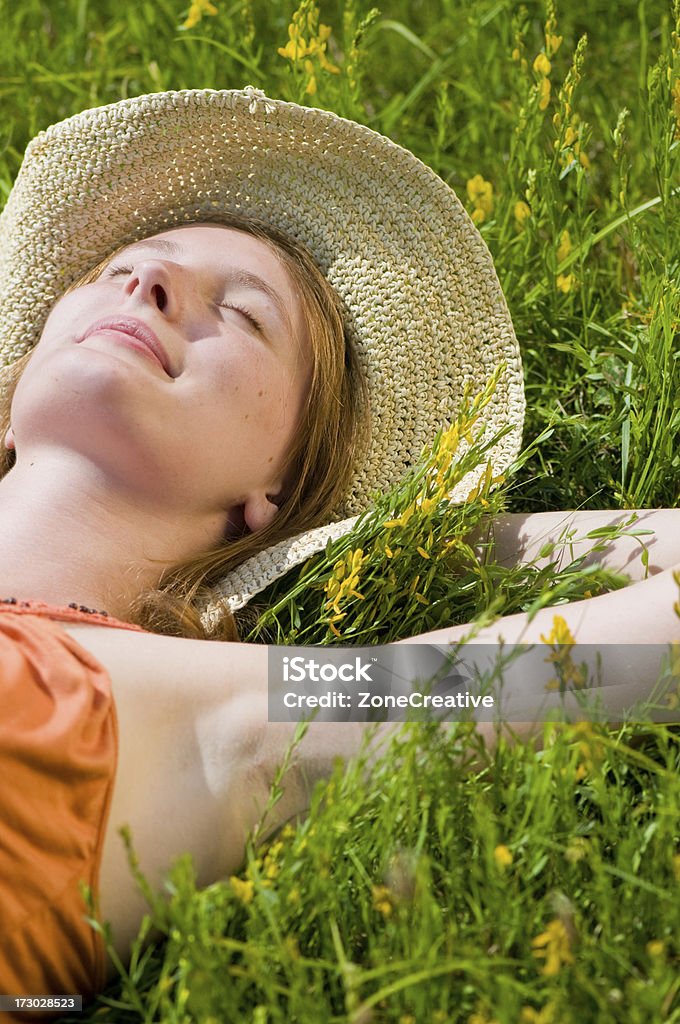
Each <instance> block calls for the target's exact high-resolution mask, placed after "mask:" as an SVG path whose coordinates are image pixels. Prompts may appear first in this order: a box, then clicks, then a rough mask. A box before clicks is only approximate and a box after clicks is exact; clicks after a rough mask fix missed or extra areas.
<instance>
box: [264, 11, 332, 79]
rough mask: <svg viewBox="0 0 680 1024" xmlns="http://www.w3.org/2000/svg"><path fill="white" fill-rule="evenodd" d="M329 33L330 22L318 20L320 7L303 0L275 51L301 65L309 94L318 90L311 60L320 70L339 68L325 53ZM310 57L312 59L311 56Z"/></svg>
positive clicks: (329, 70)
mask: <svg viewBox="0 0 680 1024" xmlns="http://www.w3.org/2000/svg"><path fill="white" fill-rule="evenodd" d="M330 35H331V27H330V25H320V24H319V8H318V7H317V6H316V4H315V3H313V0H302V3H301V4H300V6H299V8H298V9H297V11H295V13H294V14H293V20H292V21H291V23H290V25H289V26H288V42H287V43H286V45H285V46H280V47H279V48H278V50H277V53H278V54H279V56H280V57H285V58H286V60H289V61H290V62H291V63H292V64H294V65H300V64H301V65H302V70H303V71H304V72H305V75H306V77H307V85H306V88H305V92H306V93H307V95H308V96H313V95H315V93H316V91H317V75H316V72H317V67H316V66H315V64H314V61H316V64H317V65H318V67H319V68H321V69H322V70H323V71H327V72H329V73H330V74H332V75H337V74H339V73H340V68H338V67H336V66H335V64H332V63H331V61H330V60H329V59H328V56H327V54H326V50H327V47H328V40H329V38H330ZM310 57H311V58H314V60H310V59H309V58H310Z"/></svg>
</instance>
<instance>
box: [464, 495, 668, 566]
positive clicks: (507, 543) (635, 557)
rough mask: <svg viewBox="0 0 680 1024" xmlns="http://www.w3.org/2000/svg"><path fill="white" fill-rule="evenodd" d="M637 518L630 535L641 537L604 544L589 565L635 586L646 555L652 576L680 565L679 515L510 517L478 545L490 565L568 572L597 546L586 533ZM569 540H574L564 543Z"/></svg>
mask: <svg viewBox="0 0 680 1024" xmlns="http://www.w3.org/2000/svg"><path fill="white" fill-rule="evenodd" d="M633 515H635V516H637V522H636V523H635V524H634V525H633V526H631V527H629V528H628V529H629V530H630V531H631V532H638V531H639V533H640V536H639V537H637V538H636V537H634V536H625V537H619V538H618V539H617V540H615V541H601V543H602V546H603V550H602V551H598V552H596V553H595V554H594V555H591V556H589V557H587V559H586V563H585V564H586V565H588V564H591V563H593V562H598V563H600V564H601V565H603V566H605V567H606V568H608V569H611V570H612V571H615V572H624V573H626V574H627V575H628V576H630V577H631V579H632V580H641V579H644V578H645V576H646V575H647V570H646V569H645V566H644V564H643V561H642V558H641V555H642V552H643V550H645V549H646V550H647V551H648V553H649V575H650V576H651V575H654V574H655V573H657V572H661V571H662V570H664V569H669V568H671V567H672V566H674V565H677V564H678V563H680V509H653V510H650V509H642V510H637V511H635V512H632V511H625V512H624V511H618V512H611V511H609V512H600V511H592V512H591V511H586V512H568V511H567V512H537V513H533V514H532V513H523V512H522V513H506V514H501V515H498V516H495V517H494V518H493V520H491V521H490V522H489V523H488V524H486V525H485V527H484V528H483V529H481V530H479V532H478V533H477V535H476V537H475V538H474V539H475V540H476V542H477V543H480V542H481V543H482V544H484V545H485V546H488V548H487V550H488V554H487V558H488V559H490V560H493V561H497V562H500V563H501V564H502V565H512V564H515V563H519V562H535V563H536V564H538V565H539V566H543V565H546V564H548V563H550V562H553V561H557V562H558V563H559V565H560V566H564V565H566V564H567V563H568V562H569V561H571V560H572V559H575V558H578V557H580V556H582V555H583V554H585V553H586V552H587V551H588V550H589V549H590V548H592V547H593V545H594V544H596V543H598V542H597V541H596V540H595V539H590V540H589V539H587V537H586V535H587V534H588V533H590V532H591V531H593V530H599V529H602V528H603V527H609V526H615V525H616V526H622V525H623V524H625V523H627V522H628V521H629V520H630V519H631V517H632V516H633ZM565 537H571V540H570V541H569V542H567V543H565ZM551 545H557V546H556V548H555V550H554V551H553V552H552V553H550V552H548V551H547V550H546V553H544V554H542V551H543V550H545V549H548V548H549V547H550V546H551Z"/></svg>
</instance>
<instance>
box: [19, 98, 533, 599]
mask: <svg viewBox="0 0 680 1024" xmlns="http://www.w3.org/2000/svg"><path fill="white" fill-rule="evenodd" d="M225 211H228V212H232V213H233V212H235V213H240V214H244V215H249V216H252V217H255V218H257V219H258V220H260V221H264V222H266V223H270V224H272V225H273V226H275V227H276V228H278V229H280V230H282V231H284V232H285V233H286V234H288V235H289V236H291V237H293V238H296V239H298V240H300V241H302V242H303V243H304V244H305V245H306V246H307V248H308V249H309V250H310V252H311V253H312V255H313V257H314V258H315V260H316V262H317V264H318V266H319V267H320V269H321V270H322V272H323V273H324V274H325V275H326V277H327V278H328V280H329V282H330V283H331V285H332V286H333V287H334V288H335V290H336V291H337V292H338V294H339V295H340V297H341V299H342V300H343V302H344V305H345V307H346V310H347V329H348V331H349V333H350V334H351V335H352V336H353V338H354V341H355V344H356V346H357V349H358V352H359V357H360V361H361V364H362V367H363V370H364V373H365V375H366V379H367V382H368V387H369V392H370V402H371V415H372V431H371V436H370V438H368V439H367V443H366V445H365V446H364V448H365V451H364V455H363V457H362V458H361V460H360V462H359V464H358V465H357V466H356V468H355V472H354V476H353V480H352V483H351V486H350V488H349V491H348V493H347V495H346V498H345V500H344V501H343V503H342V505H341V506H340V507H339V508H337V509H336V510H334V511H335V514H334V516H333V517H332V520H333V521H332V522H331V523H330V524H329V525H328V526H325V527H321V528H319V529H315V530H311V531H309V532H307V533H305V534H304V535H303V536H300V537H296V538H294V539H292V540H287V541H284V542H282V543H280V544H277V545H275V546H274V547H271V548H269V549H267V550H266V551H263V552H261V553H260V554H258V555H255V556H254V557H253V558H251V559H249V560H248V561H247V562H244V563H243V565H241V566H240V567H238V568H237V569H236V570H235V571H234V572H233V573H231V574H230V576H229V577H227V578H226V579H225V580H224V581H223V582H222V583H221V584H220V585H219V586H218V587H217V588H216V589H215V596H216V597H217V596H223V597H226V598H228V601H229V604H230V605H231V607H232V608H233V609H236V608H239V607H241V606H242V605H244V604H246V603H247V601H248V600H249V599H250V598H251V597H252V596H253V595H254V594H256V593H258V592H259V591H260V590H262V589H263V588H264V587H265V586H267V584H269V583H270V582H272V580H274V579H276V578H277V577H278V576H280V575H282V574H283V573H285V572H287V571H288V569H289V568H291V567H292V566H294V565H296V564H298V563H299V562H302V561H304V560H305V559H306V558H307V557H308V556H309V555H310V554H311V553H313V552H315V551H319V550H321V549H323V548H324V547H325V544H326V541H327V539H328V537H338V536H341V535H342V534H344V533H346V532H348V530H349V529H351V527H352V525H353V523H354V522H355V519H356V516H357V515H358V514H359V513H360V512H362V511H364V510H365V509H366V508H367V506H368V505H369V503H370V497H371V495H372V494H373V493H375V492H382V491H386V490H389V489H390V488H391V487H393V486H394V484H395V482H396V481H398V480H399V479H400V478H401V477H402V476H403V475H404V473H405V471H406V470H407V468H408V467H409V466H410V465H412V464H414V463H415V462H416V461H417V460H418V458H419V457H420V455H421V453H422V450H423V448H424V447H425V446H427V445H429V444H431V442H432V440H433V438H434V435H435V433H436V432H437V430H438V429H439V428H440V427H441V426H443V425H445V424H446V423H447V422H449V421H450V420H451V418H452V417H453V416H454V415H455V413H456V411H457V409H458V407H459V405H460V401H461V396H462V394H463V390H464V388H465V385H466V384H471V385H472V387H473V389H477V390H481V388H482V387H483V386H484V384H485V382H486V381H487V380H488V378H489V376H490V375H491V373H492V372H493V370H494V369H495V368H496V367H497V366H498V364H499V363H504V364H505V367H506V369H505V371H504V374H503V376H502V378H501V381H500V383H499V385H498V387H497V389H496V393H495V395H494V398H493V400H492V402H491V403H490V405H489V406H488V407H487V409H486V411H485V416H486V424H487V431H488V434H489V436H491V435H492V434H494V433H496V432H497V431H498V430H499V429H501V428H502V427H504V426H507V425H509V426H510V428H511V429H510V431H509V433H508V434H506V436H505V437H504V438H503V439H502V440H501V442H500V443H499V444H498V445H497V446H496V448H495V449H494V451H493V452H492V461H493V464H494V468H495V469H496V471H500V470H501V469H503V468H505V467H506V466H507V465H508V464H509V463H510V462H511V461H512V459H513V458H514V457H515V456H516V454H517V452H518V450H519V446H520V441H521V431H522V422H523V416H524V392H523V386H522V367H521V361H520V354H519V348H518V345H517V341H516V338H515V334H514V331H513V327H512V323H511V320H510V315H509V313H508V309H507V306H506V303H505V300H504V298H503V294H502V292H501V289H500V285H499V283H498V278H497V276H496V272H495V270H494V267H493V263H492V260H491V256H490V254H489V251H488V249H487V248H486V245H485V244H484V242H483V240H482V238H481V236H480V234H479V232H478V231H477V229H476V228H475V227H474V225H473V224H472V221H471V220H470V218H469V217H468V215H467V213H466V212H465V210H464V209H463V207H462V205H461V203H460V202H459V200H458V199H457V197H456V195H455V194H454V193H453V191H452V190H451V189H450V188H449V187H448V186H447V185H446V184H445V183H444V182H443V181H442V180H441V179H440V178H439V177H437V175H436V174H434V172H433V171H432V170H430V169H429V168H428V167H426V166H425V165H424V164H423V163H421V162H420V161H419V160H418V159H417V158H416V157H415V156H413V155H412V154H411V153H409V152H408V151H407V150H404V149H402V148H401V147H399V146H397V145H395V144H394V143H393V142H391V141H390V140H389V139H386V138H384V137H383V136H382V135H379V134H377V133H376V132H374V131H371V130H370V129H369V128H366V127H364V126H362V125H359V124H355V123H354V122H352V121H347V120H344V119H343V118H340V117H337V116H336V115H335V114H332V113H330V112H328V111H325V110H318V109H313V108H307V107H300V106H298V105H296V104H293V103H286V102H282V101H277V100H271V99H269V98H268V97H265V95H264V94H263V93H262V92H261V91H259V90H256V89H253V88H252V87H250V86H249V87H247V88H245V89H243V90H238V91H226V90H225V91H213V90H190V91H183V92H166V93H157V94H152V95H149V96H138V97H135V98H133V99H128V100H123V101H121V102H119V103H114V104H111V105H109V106H105V107H99V108H96V109H93V110H86V111H84V112H83V113H81V114H77V115H76V116H74V117H71V118H69V119H68V120H66V121H62V122H61V123H59V124H56V125H53V126H52V127H51V128H48V129H47V130H46V131H44V132H41V133H40V135H38V136H37V137H36V138H35V139H34V140H33V141H32V142H31V143H30V145H29V146H28V148H27V150H26V156H25V159H24V163H23V166H22V168H21V171H20V173H19V175H18V177H17V180H16V183H15V185H14V188H13V190H12V192H11V194H10V196H9V199H8V200H7V204H6V206H5V209H4V211H3V212H2V214H1V215H0V339H1V340H0V366H4V365H7V364H9V363H11V362H12V361H13V360H14V359H16V358H17V357H18V356H19V355H21V354H22V353H23V352H25V351H27V350H28V349H29V348H30V347H31V346H33V345H34V344H35V343H36V341H37V340H38V338H39V337H40V334H41V332H42V328H43V325H44V322H45V320H46V319H47V315H48V313H49V311H50V309H51V307H52V306H53V305H54V303H55V301H56V300H57V299H58V298H59V297H60V296H61V295H62V293H63V292H64V290H65V289H66V288H67V287H68V286H69V285H70V284H72V283H73V282H74V281H77V280H78V279H79V278H80V277H81V276H82V275H83V274H84V273H85V272H86V271H88V270H89V269H91V268H92V267H93V266H95V265H96V264H97V263H98V262H100V261H101V260H102V259H104V258H105V257H106V256H108V255H109V254H110V253H111V251H112V250H113V249H115V248H116V247H118V246H120V245H122V244H125V243H127V242H131V241H133V240H135V239H139V238H144V237H147V236H149V235H152V234H155V233H156V232H158V231H161V230H163V229H167V228H169V227H174V226H177V225H180V224H185V223H189V222H191V221H197V220H200V221H205V220H219V217H220V213H222V212H225ZM471 485H472V482H471V481H470V482H468V483H467V484H466V482H465V481H464V484H463V487H462V488H461V489H459V492H458V493H456V494H454V495H453V498H454V499H456V498H457V499H461V498H464V497H465V494H466V493H467V491H468V489H469V487H470V486H471Z"/></svg>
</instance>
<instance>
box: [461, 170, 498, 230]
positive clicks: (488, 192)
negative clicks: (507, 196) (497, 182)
mask: <svg viewBox="0 0 680 1024" xmlns="http://www.w3.org/2000/svg"><path fill="white" fill-rule="evenodd" d="M466 188H467V194H468V199H469V200H470V202H471V203H472V205H473V206H474V208H475V213H478V212H479V213H481V217H480V218H479V219H478V221H477V223H481V222H482V221H483V220H484V218H485V217H486V215H487V213H491V212H492V210H493V185H492V184H491V182H490V181H485V180H484V178H483V177H482V176H481V174H475V176H474V178H470V179H469V180H468V182H467V185H466ZM472 219H473V220H475V216H474V213H473V215H472Z"/></svg>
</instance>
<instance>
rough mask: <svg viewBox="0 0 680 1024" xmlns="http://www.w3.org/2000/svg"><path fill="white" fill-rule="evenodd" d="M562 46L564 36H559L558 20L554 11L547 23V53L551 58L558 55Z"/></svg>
mask: <svg viewBox="0 0 680 1024" xmlns="http://www.w3.org/2000/svg"><path fill="white" fill-rule="evenodd" d="M561 45H562V36H558V35H557V18H556V17H555V11H554V9H553V10H551V12H550V15H549V17H548V20H547V21H546V23H545V52H546V53H547V55H548V56H549V57H552V56H553V55H554V54H555V53H557V51H558V50H559V48H560V46H561Z"/></svg>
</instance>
